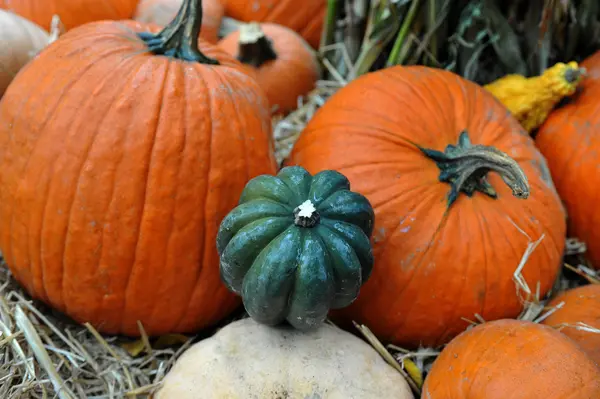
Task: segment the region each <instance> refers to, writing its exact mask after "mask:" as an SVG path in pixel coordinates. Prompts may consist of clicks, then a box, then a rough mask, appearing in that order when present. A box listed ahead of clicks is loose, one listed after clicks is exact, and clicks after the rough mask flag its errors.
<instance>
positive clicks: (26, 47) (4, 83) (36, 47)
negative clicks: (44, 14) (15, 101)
mask: <svg viewBox="0 0 600 399" xmlns="http://www.w3.org/2000/svg"><path fill="white" fill-rule="evenodd" d="M60 25H61V24H60V20H59V19H58V17H57V16H55V17H54V18H53V20H52V30H53V32H52V33H51V34H49V33H48V32H46V31H45V30H44V29H42V28H41V27H39V26H38V25H36V24H35V23H33V22H31V21H29V20H28V19H25V18H23V17H21V16H20V15H17V14H14V13H12V12H9V11H6V10H0V97H2V95H3V94H4V92H5V91H6V88H7V87H8V85H9V84H10V82H12V80H13V78H14V77H15V76H16V74H17V73H18V72H19V71H20V70H21V68H23V67H24V66H25V65H26V64H27V63H28V62H29V61H30V60H31V59H32V58H33V57H35V56H36V54H37V53H38V52H39V51H40V50H42V49H43V48H44V47H46V46H47V45H48V44H50V43H52V42H53V41H54V40H56V38H57V37H58V34H59V30H60Z"/></svg>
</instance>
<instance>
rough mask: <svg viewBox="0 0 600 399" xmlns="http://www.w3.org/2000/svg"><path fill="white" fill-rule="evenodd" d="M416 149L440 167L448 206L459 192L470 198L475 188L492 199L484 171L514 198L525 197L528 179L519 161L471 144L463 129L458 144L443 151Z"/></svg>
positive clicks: (492, 195)
mask: <svg viewBox="0 0 600 399" xmlns="http://www.w3.org/2000/svg"><path fill="white" fill-rule="evenodd" d="M419 149H420V150H421V151H422V152H423V153H424V154H425V155H426V156H427V157H429V158H430V159H432V160H433V161H435V163H436V164H437V166H438V168H440V176H439V180H440V181H441V182H444V183H449V184H450V185H451V187H452V188H451V189H450V193H449V194H448V207H450V206H451V205H452V204H453V203H454V201H456V199H457V198H458V195H459V194H460V193H461V192H463V193H465V194H467V196H469V197H471V196H472V195H473V193H475V191H479V192H482V193H483V194H486V195H488V196H490V197H492V198H496V197H497V194H496V190H494V188H493V187H492V185H491V184H490V183H489V182H488V181H487V174H488V173H489V172H490V171H494V172H496V173H498V174H499V175H500V177H502V180H504V182H505V183H506V184H507V185H508V187H510V189H511V190H512V192H513V195H514V196H515V197H517V198H527V197H528V196H529V191H530V189H529V182H528V180H527V176H526V175H525V172H523V169H521V167H520V166H519V164H518V163H517V162H516V161H515V160H514V159H512V158H511V157H509V156H508V155H507V154H505V153H504V152H502V151H500V150H498V149H496V148H494V147H490V146H485V145H473V144H471V140H470V139H469V135H468V133H467V132H466V131H463V132H462V133H461V134H460V136H459V139H458V145H452V144H450V145H448V146H447V147H446V149H445V150H444V152H441V151H436V150H430V149H426V148H421V147H419Z"/></svg>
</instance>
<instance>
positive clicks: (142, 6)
mask: <svg viewBox="0 0 600 399" xmlns="http://www.w3.org/2000/svg"><path fill="white" fill-rule="evenodd" d="M182 1H183V0H141V1H140V3H139V4H138V6H137V10H136V13H135V17H134V19H135V20H136V21H139V22H143V23H151V24H156V25H159V26H166V25H168V24H169V22H171V20H172V19H173V18H174V17H175V15H176V14H177V11H179V8H180V7H181V3H182ZM224 14H225V9H224V8H223V5H222V4H221V2H220V1H219V0H204V1H203V2H202V28H201V29H200V37H201V38H203V39H204V40H206V41H208V42H210V43H217V41H219V28H220V26H221V20H222V19H223V15H224Z"/></svg>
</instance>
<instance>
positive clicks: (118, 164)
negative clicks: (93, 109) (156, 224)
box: [63, 61, 168, 325]
mask: <svg viewBox="0 0 600 399" xmlns="http://www.w3.org/2000/svg"><path fill="white" fill-rule="evenodd" d="M147 63H148V61H146V62H141V63H140V65H139V66H138V67H137V68H135V69H133V70H132V72H131V76H135V75H138V74H139V72H140V70H141V69H142V68H143V67H144V66H146V65H147ZM117 69H118V68H117ZM167 72H168V71H165V73H164V75H163V77H162V88H161V91H163V92H164V86H165V81H166V78H167ZM127 83H128V84H130V81H129V80H127ZM124 87H126V86H124ZM118 97H120V96H118ZM161 107H162V103H161V104H158V112H159V114H160V109H161ZM106 114H107V115H108V112H107V113H106ZM158 123H159V120H158V118H157V125H156V126H154V131H155V134H156V132H157V131H158ZM101 125H102V123H100V124H98V127H97V128H98V129H100V128H101ZM126 141H127V135H125V136H124V137H123V138H122V141H121V145H123V146H124V145H125V144H124V143H126ZM155 141H156V137H155V138H154V140H153V143H154V142H155ZM92 146H93V144H92V145H91V146H90V150H91V148H92ZM124 157H125V151H124V150H123V151H122V155H121V157H119V160H118V161H117V162H116V166H115V172H114V173H115V175H116V174H118V171H119V170H120V169H121V165H122V162H123V159H124ZM84 163H85V161H84ZM82 169H83V168H82ZM80 178H81V176H80ZM112 180H113V182H112V184H111V187H112V188H111V194H110V199H109V200H108V202H107V204H106V208H105V209H106V211H107V212H108V211H109V210H110V209H111V208H112V204H113V202H114V201H115V193H116V191H117V190H116V183H117V179H116V178H114V175H113V179H112ZM74 203H75V201H73V204H74ZM143 214H144V209H143V208H142V210H141V211H140V215H141V216H140V222H139V223H140V225H141V223H142V218H143ZM106 217H107V215H105V221H106ZM69 225H70V222H67V226H69ZM139 230H140V228H139V227H138V229H137V230H136V231H139ZM67 234H68V232H67ZM105 236H106V226H105V227H104V228H103V230H102V234H101V235H100V237H101V238H100V241H99V245H100V247H101V248H102V250H101V254H100V257H99V258H98V264H97V268H96V273H98V272H100V271H101V270H102V268H103V267H102V266H103V264H104V262H105V260H104V258H105V257H106V252H105V251H106V249H107V248H106V245H104V240H105ZM67 245H68V242H67V240H65V247H66V246H67ZM108 250H109V251H110V250H111V248H108ZM135 252H136V251H135V250H134V253H135ZM64 259H65V257H64V256H63V263H64ZM134 264H135V263H134ZM126 275H127V277H126V284H125V286H126V287H127V284H128V283H129V276H130V275H131V269H130V270H129V273H126ZM63 289H64V288H63ZM124 292H127V288H126V289H125V291H124ZM125 298H126V295H123V300H122V305H121V306H120V309H121V315H120V319H121V320H122V318H123V315H124V314H125V309H126V304H125ZM105 306H108V304H107V297H106V296H105V297H103V298H102V301H101V303H100V306H99V307H98V308H97V310H96V312H95V314H94V315H93V317H94V318H95V316H97V314H98V313H99V312H103V311H104V309H105ZM119 324H121V325H122V324H123V322H122V321H121V323H119Z"/></svg>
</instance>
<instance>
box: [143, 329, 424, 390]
mask: <svg viewBox="0 0 600 399" xmlns="http://www.w3.org/2000/svg"><path fill="white" fill-rule="evenodd" d="M171 398H177V399H205V398H228V399H246V398H261V399H262V398H264V399H271V398H289V399H306V398H323V399H349V398H352V399H372V398H390V399H391V398H393V399H413V398H414V397H413V394H412V392H411V390H410V388H409V386H408V384H407V382H406V380H405V379H404V377H403V376H402V375H401V374H400V373H398V372H397V371H396V370H394V369H393V368H392V367H391V366H390V365H388V364H387V363H386V362H385V360H383V358H382V357H381V356H380V355H379V354H378V353H377V352H376V351H375V350H374V349H373V348H372V347H371V346H370V345H369V344H367V343H366V342H364V341H363V340H361V339H360V338H357V337H356V336H354V335H352V334H350V333H348V332H345V331H343V330H341V329H339V328H337V327H335V326H332V325H329V324H325V325H323V326H322V327H321V328H318V329H316V330H313V331H309V332H308V331H298V330H294V329H293V328H290V327H289V326H278V327H270V326H265V325H263V324H260V323H257V322H256V321H254V320H252V319H251V318H245V319H242V320H239V321H236V322H233V323H231V324H228V325H227V326H225V327H224V328H222V329H221V330H219V331H218V332H217V333H216V334H215V335H214V336H213V337H210V338H208V339H205V340H202V341H200V342H198V343H197V344H194V345H193V346H191V347H190V348H189V349H187V350H186V351H185V352H184V353H183V355H182V356H181V357H180V358H179V359H178V360H177V362H176V363H175V365H174V366H173V368H172V369H171V370H170V371H169V373H168V374H167V375H166V376H165V379H164V381H163V383H162V387H161V388H160V390H159V391H158V392H157V393H156V397H155V399H171Z"/></svg>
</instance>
